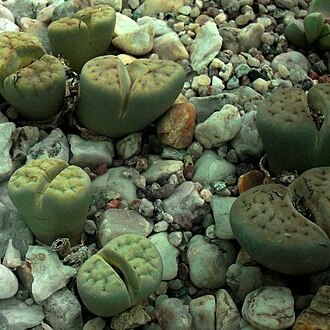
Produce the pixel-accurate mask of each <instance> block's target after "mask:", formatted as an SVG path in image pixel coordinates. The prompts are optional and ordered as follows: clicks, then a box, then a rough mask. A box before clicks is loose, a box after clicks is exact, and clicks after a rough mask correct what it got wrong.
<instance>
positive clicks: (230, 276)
mask: <svg viewBox="0 0 330 330" xmlns="http://www.w3.org/2000/svg"><path fill="white" fill-rule="evenodd" d="M226 276H227V279H226V282H227V285H228V286H229V287H230V289H231V292H232V294H233V296H234V297H235V298H236V299H237V300H238V301H239V302H243V301H244V299H245V297H246V295H247V294H248V293H249V292H251V291H252V290H256V289H258V288H260V287H261V286H262V284H263V275H262V272H261V270H260V268H259V267H256V266H243V265H241V264H240V263H235V264H232V265H230V266H229V268H228V271H227V274H226Z"/></svg>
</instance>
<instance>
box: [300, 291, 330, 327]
mask: <svg viewBox="0 0 330 330" xmlns="http://www.w3.org/2000/svg"><path fill="white" fill-rule="evenodd" d="M329 324H330V286H329V285H322V286H320V287H319V289H318V291H317V293H316V295H315V296H314V298H313V300H312V302H311V303H310V305H309V306H308V307H307V308H306V309H305V310H304V311H303V312H302V313H301V314H300V315H299V316H298V317H297V319H296V322H295V323H294V325H293V330H306V329H308V330H328V329H329Z"/></svg>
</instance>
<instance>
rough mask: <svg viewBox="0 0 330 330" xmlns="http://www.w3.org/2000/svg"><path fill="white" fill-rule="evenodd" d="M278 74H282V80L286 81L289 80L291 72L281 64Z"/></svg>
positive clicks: (278, 67)
mask: <svg viewBox="0 0 330 330" xmlns="http://www.w3.org/2000/svg"><path fill="white" fill-rule="evenodd" d="M277 70H278V73H279V74H280V76H281V78H283V79H286V78H288V76H289V74H290V71H289V70H288V68H287V67H286V66H285V65H284V64H279V65H278V66H277Z"/></svg>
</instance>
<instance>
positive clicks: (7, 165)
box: [0, 122, 16, 182]
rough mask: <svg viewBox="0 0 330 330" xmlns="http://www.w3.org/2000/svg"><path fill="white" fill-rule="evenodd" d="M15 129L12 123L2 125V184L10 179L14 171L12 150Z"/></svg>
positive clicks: (0, 137) (0, 125)
mask: <svg viewBox="0 0 330 330" xmlns="http://www.w3.org/2000/svg"><path fill="white" fill-rule="evenodd" d="M15 128H16V126H15V124H14V123H11V122H8V123H2V124H0V150H1V153H0V182H2V181H4V180H6V179H8V177H9V176H10V175H11V174H12V173H13V171H14V166H13V162H12V160H11V156H10V150H11V147H12V144H13V138H12V137H13V135H14V132H15Z"/></svg>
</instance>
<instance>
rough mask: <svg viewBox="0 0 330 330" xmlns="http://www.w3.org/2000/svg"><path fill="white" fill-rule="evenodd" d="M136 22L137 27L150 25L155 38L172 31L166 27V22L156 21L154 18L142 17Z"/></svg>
mask: <svg viewBox="0 0 330 330" xmlns="http://www.w3.org/2000/svg"><path fill="white" fill-rule="evenodd" d="M136 22H137V24H138V25H145V24H151V25H152V26H153V27H154V31H155V36H156V37H159V36H161V35H163V34H166V33H169V32H172V31H173V30H172V29H171V27H170V26H168V24H167V22H166V21H164V20H161V19H158V18H156V17H149V16H144V17H140V18H138V19H137V21H136ZM154 42H155V39H154Z"/></svg>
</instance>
